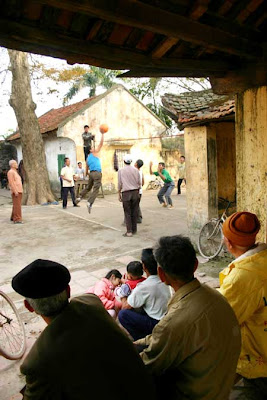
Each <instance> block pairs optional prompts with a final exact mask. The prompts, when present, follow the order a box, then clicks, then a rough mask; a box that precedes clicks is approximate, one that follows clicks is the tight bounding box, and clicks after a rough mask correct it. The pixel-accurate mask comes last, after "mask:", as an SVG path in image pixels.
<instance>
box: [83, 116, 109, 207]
mask: <svg viewBox="0 0 267 400" xmlns="http://www.w3.org/2000/svg"><path fill="white" fill-rule="evenodd" d="M99 130H100V133H101V140H100V143H99V145H98V146H97V148H96V149H92V148H91V149H90V152H89V156H88V157H87V160H86V173H85V174H86V175H88V171H90V174H89V182H88V185H87V187H86V188H85V189H84V190H82V191H81V195H80V198H79V199H77V200H78V201H80V200H81V199H82V198H83V197H84V196H85V195H86V194H87V193H88V192H90V191H91V189H92V188H93V191H92V193H90V195H89V198H88V201H87V208H88V212H89V214H91V210H92V206H93V204H94V201H95V199H96V197H97V195H98V192H99V189H100V187H101V183H102V168H101V161H100V150H101V149H102V146H103V143H104V134H105V133H106V132H107V131H108V126H107V125H105V124H102V125H100V127H99Z"/></svg>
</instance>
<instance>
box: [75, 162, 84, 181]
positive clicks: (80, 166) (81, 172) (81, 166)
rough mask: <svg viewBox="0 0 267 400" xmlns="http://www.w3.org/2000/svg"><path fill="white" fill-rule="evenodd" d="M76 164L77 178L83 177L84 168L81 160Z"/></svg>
mask: <svg viewBox="0 0 267 400" xmlns="http://www.w3.org/2000/svg"><path fill="white" fill-rule="evenodd" d="M77 165H78V167H77V168H76V171H75V175H78V178H79V179H84V177H85V170H84V168H83V165H82V163H81V161H79V162H78V164H77Z"/></svg>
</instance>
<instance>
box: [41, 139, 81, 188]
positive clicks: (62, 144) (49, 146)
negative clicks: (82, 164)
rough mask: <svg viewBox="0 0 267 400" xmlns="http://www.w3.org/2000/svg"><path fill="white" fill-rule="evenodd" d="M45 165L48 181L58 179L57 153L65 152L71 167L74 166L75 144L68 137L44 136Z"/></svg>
mask: <svg viewBox="0 0 267 400" xmlns="http://www.w3.org/2000/svg"><path fill="white" fill-rule="evenodd" d="M44 145H45V155H46V165H47V169H48V174H49V179H50V181H56V180H58V178H59V177H58V161H57V156H58V154H65V156H66V157H69V159H70V162H71V165H72V167H73V168H74V169H75V168H76V146H75V143H74V142H73V141H72V140H70V139H68V138H58V137H54V138H51V137H50V138H49V137H48V138H46V139H45V140H44Z"/></svg>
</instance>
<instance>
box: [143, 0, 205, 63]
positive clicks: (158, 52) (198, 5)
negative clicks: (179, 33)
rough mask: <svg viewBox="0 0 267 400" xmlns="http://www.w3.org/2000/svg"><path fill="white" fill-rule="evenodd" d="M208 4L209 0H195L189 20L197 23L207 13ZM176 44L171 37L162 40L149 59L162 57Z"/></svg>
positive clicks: (175, 40)
mask: <svg viewBox="0 0 267 400" xmlns="http://www.w3.org/2000/svg"><path fill="white" fill-rule="evenodd" d="M209 2H210V0H197V1H196V2H195V3H194V5H193V7H192V9H191V10H190V13H189V16H190V18H191V19H193V20H195V21H197V20H198V19H199V18H200V17H201V16H202V15H203V14H204V13H205V12H206V11H207V9H208V4H209ZM178 42H179V39H177V38H173V37H171V38H166V39H163V40H162V41H161V43H159V45H158V46H157V47H156V48H155V49H154V50H153V51H152V52H151V57H152V58H161V57H163V56H164V54H166V53H167V52H168V51H169V50H170V49H171V48H172V47H173V46H174V45H175V44H177V43H178Z"/></svg>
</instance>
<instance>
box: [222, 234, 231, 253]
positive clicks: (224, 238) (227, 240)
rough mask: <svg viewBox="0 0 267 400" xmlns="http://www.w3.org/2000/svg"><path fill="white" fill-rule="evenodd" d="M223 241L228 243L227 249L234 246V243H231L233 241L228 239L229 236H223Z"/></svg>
mask: <svg viewBox="0 0 267 400" xmlns="http://www.w3.org/2000/svg"><path fill="white" fill-rule="evenodd" d="M223 241H224V243H225V245H226V247H227V249H230V250H231V249H232V248H233V245H232V243H231V241H230V240H229V239H227V237H225V236H224V237H223Z"/></svg>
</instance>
